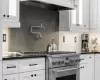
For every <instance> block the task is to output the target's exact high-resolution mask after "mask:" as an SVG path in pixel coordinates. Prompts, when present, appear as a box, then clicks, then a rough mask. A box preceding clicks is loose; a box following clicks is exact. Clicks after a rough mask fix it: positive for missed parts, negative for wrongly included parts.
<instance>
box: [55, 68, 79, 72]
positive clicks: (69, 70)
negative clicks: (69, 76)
mask: <svg viewBox="0 0 100 80" xmlns="http://www.w3.org/2000/svg"><path fill="white" fill-rule="evenodd" d="M78 69H80V68H73V69H64V70H59V71H54V72H63V71H72V70H78Z"/></svg>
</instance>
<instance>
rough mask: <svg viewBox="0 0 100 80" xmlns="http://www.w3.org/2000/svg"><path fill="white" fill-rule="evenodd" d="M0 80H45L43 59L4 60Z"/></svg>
mask: <svg viewBox="0 0 100 80" xmlns="http://www.w3.org/2000/svg"><path fill="white" fill-rule="evenodd" d="M1 67H2V63H1V62H0V69H2V68H1ZM2 74H3V79H1V78H2ZM0 80H45V58H31V59H20V60H18V59H17V60H4V61H3V71H1V70H0Z"/></svg>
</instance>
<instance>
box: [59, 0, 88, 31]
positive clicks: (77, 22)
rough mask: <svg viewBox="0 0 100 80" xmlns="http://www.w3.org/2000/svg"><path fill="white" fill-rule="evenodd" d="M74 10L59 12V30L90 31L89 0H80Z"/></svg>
mask: <svg viewBox="0 0 100 80" xmlns="http://www.w3.org/2000/svg"><path fill="white" fill-rule="evenodd" d="M78 3H79V5H78V6H77V7H76V8H75V9H74V10H63V11H60V12H59V30H60V31H63V30H64V31H73V32H88V30H89V0H79V2H78Z"/></svg>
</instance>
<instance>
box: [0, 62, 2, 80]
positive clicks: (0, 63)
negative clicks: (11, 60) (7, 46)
mask: <svg viewBox="0 0 100 80" xmlns="http://www.w3.org/2000/svg"><path fill="white" fill-rule="evenodd" d="M0 80H2V61H0Z"/></svg>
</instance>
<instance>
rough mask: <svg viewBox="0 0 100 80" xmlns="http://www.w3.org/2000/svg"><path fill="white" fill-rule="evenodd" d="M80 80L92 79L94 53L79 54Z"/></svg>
mask: <svg viewBox="0 0 100 80" xmlns="http://www.w3.org/2000/svg"><path fill="white" fill-rule="evenodd" d="M80 58H81V59H82V61H81V63H80V68H81V69H80V80H94V54H86V55H81V56H80Z"/></svg>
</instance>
